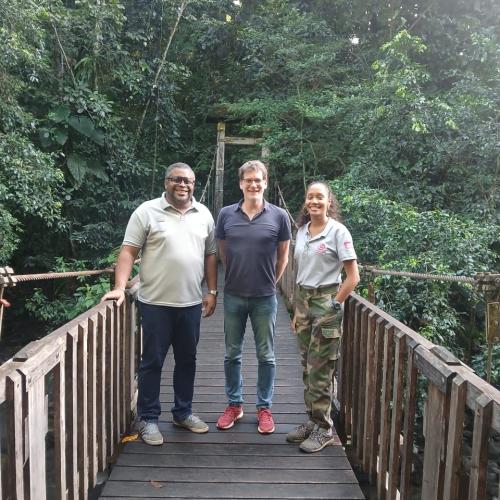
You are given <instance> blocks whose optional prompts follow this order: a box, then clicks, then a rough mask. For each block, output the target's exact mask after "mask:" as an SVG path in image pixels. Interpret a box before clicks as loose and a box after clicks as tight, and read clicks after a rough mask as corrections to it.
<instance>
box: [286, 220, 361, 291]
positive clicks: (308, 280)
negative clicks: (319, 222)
mask: <svg viewBox="0 0 500 500" xmlns="http://www.w3.org/2000/svg"><path fill="white" fill-rule="evenodd" d="M309 224H310V223H307V224H305V225H304V226H302V227H301V228H299V230H298V231H297V237H296V240H295V251H294V258H295V261H296V264H297V284H298V285H302V286H306V287H310V288H317V287H319V286H325V285H334V284H338V283H340V282H341V281H342V278H341V272H342V267H343V262H344V261H345V260H355V259H357V257H356V252H355V251H354V246H353V244H352V236H351V233H350V232H349V230H348V229H347V228H346V227H345V226H344V225H343V224H341V223H340V222H337V221H336V220H334V219H329V220H328V222H327V224H326V226H325V229H323V231H322V232H321V233H319V234H317V235H316V236H313V237H312V238H311V237H310V235H309Z"/></svg>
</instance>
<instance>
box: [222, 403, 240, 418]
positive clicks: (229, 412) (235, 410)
mask: <svg viewBox="0 0 500 500" xmlns="http://www.w3.org/2000/svg"><path fill="white" fill-rule="evenodd" d="M240 411H241V408H240V407H239V406H228V407H226V409H225V410H224V414H223V416H231V417H237V416H238V415H239V414H240Z"/></svg>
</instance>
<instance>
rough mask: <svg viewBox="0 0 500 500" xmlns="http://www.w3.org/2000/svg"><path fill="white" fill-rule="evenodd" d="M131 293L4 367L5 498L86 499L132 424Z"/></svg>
mask: <svg viewBox="0 0 500 500" xmlns="http://www.w3.org/2000/svg"><path fill="white" fill-rule="evenodd" d="M136 324H137V322H136V308H135V305H134V302H133V299H132V295H131V294H130V293H129V294H127V297H126V300H125V302H124V303H123V304H122V305H121V306H120V307H117V306H116V304H115V303H114V302H106V303H102V304H99V305H97V306H95V307H94V308H92V309H90V310H89V311H87V312H85V313H84V314H82V315H80V316H78V317H77V318H75V319H74V320H73V321H71V322H69V323H67V324H66V325H64V326H63V327H61V328H59V329H58V330H56V331H55V332H53V333H51V334H49V335H48V336H46V337H44V338H43V339H41V340H37V341H35V342H32V343H30V344H28V345H27V346H26V347H25V348H24V349H22V350H21V351H20V352H18V353H17V354H16V356H14V357H13V358H12V359H11V360H9V361H8V362H6V363H4V364H3V365H2V366H1V367H0V417H1V419H0V432H1V434H0V441H1V446H2V454H1V456H2V464H1V467H0V493H1V497H2V498H3V499H6V500H7V499H12V500H20V499H24V498H31V499H32V500H44V499H45V498H70V499H77V498H78V499H86V498H88V495H89V491H91V490H92V488H93V487H94V486H95V485H96V482H97V478H98V474H99V473H105V472H106V471H107V469H108V465H109V463H110V462H111V461H112V460H113V457H114V455H115V453H116V451H117V447H118V445H119V443H120V438H121V436H122V435H123V433H124V432H125V431H126V430H127V429H128V427H129V426H130V422H131V411H132V409H133V405H134V403H133V400H134V394H135V391H136V382H135V373H136V366H137V359H136V352H137V349H136V347H137V342H138V338H139V335H138V330H137V327H136Z"/></svg>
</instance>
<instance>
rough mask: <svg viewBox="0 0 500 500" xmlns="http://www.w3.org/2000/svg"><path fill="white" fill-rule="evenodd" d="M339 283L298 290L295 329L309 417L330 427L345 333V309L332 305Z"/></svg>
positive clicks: (296, 292)
mask: <svg viewBox="0 0 500 500" xmlns="http://www.w3.org/2000/svg"><path fill="white" fill-rule="evenodd" d="M337 289H338V286H337V285H333V286H329V287H319V288H317V289H314V288H310V289H308V288H304V287H301V286H299V285H297V287H296V289H295V317H296V323H295V329H296V332H297V339H298V344H299V352H300V356H301V362H302V369H303V373H302V378H303V381H304V402H305V404H306V410H307V413H308V414H309V418H310V419H311V420H312V421H313V422H315V423H316V424H318V425H319V426H320V427H323V428H326V429H330V428H331V427H332V426H333V422H332V418H331V407H332V392H333V379H332V377H333V373H334V371H335V363H336V360H337V358H338V351H339V344H340V337H341V334H342V314H343V313H342V311H335V310H334V309H333V308H332V306H331V301H332V298H333V297H335V294H336V292H337Z"/></svg>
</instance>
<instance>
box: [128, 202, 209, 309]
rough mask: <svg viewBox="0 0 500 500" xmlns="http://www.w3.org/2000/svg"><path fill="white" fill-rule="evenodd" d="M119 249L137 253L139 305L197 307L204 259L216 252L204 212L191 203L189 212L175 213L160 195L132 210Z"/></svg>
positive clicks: (200, 206) (199, 299) (202, 207)
mask: <svg viewBox="0 0 500 500" xmlns="http://www.w3.org/2000/svg"><path fill="white" fill-rule="evenodd" d="M123 244H124V245H130V246H133V247H137V248H140V249H141V265H140V270H139V275H140V289H139V300H140V301H141V302H145V303H146V304H154V305H162V306H173V307H187V306H193V305H196V304H200V303H201V301H202V291H201V282H202V280H203V276H204V269H205V256H207V255H210V254H214V253H215V251H216V249H215V239H214V220H213V217H212V214H211V213H210V211H209V210H208V208H207V207H205V206H204V205H202V204H201V203H198V202H196V201H195V200H194V198H193V204H192V207H191V208H190V209H189V210H188V211H187V212H186V213H184V214H181V213H180V212H179V211H177V210H176V209H175V208H174V207H173V206H172V205H170V204H169V203H168V202H167V200H166V198H165V193H164V194H163V195H162V196H161V198H156V199H154V200H149V201H146V202H145V203H143V204H142V205H140V206H139V207H138V208H137V209H136V210H135V212H134V213H133V214H132V216H131V217H130V220H129V222H128V225H127V229H126V231H125V237H124V239H123Z"/></svg>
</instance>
